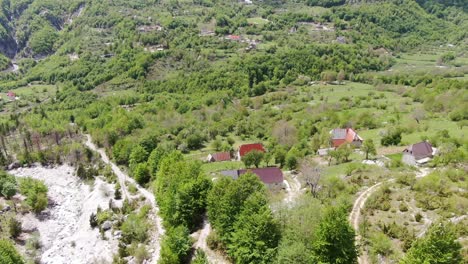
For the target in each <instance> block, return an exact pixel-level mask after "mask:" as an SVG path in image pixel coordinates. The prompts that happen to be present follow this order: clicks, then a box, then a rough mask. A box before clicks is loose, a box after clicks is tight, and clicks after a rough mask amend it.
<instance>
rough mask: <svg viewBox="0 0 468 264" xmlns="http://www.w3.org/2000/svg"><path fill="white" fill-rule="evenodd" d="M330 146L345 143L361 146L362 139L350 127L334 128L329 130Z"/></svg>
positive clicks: (335, 146)
mask: <svg viewBox="0 0 468 264" xmlns="http://www.w3.org/2000/svg"><path fill="white" fill-rule="evenodd" d="M330 134H331V146H332V147H334V148H337V147H339V146H341V145H343V144H345V143H349V144H352V145H353V146H355V147H358V148H359V147H361V145H362V141H363V139H362V138H361V137H360V136H359V135H358V134H357V132H356V131H354V130H353V129H352V128H336V129H333V130H332V131H330Z"/></svg>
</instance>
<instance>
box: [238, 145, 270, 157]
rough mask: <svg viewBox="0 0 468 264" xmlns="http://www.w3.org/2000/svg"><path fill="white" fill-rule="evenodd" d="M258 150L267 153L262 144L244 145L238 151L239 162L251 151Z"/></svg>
mask: <svg viewBox="0 0 468 264" xmlns="http://www.w3.org/2000/svg"><path fill="white" fill-rule="evenodd" d="M253 150H257V151H260V152H266V151H265V148H264V147H263V145H262V144H261V143H254V144H244V145H241V146H240V147H239V150H238V151H237V160H241V159H242V157H244V156H245V155H246V154H247V153H249V152H250V151H253Z"/></svg>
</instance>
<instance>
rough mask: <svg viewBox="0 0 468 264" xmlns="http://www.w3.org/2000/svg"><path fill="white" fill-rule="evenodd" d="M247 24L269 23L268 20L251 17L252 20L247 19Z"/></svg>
mask: <svg viewBox="0 0 468 264" xmlns="http://www.w3.org/2000/svg"><path fill="white" fill-rule="evenodd" d="M247 22H248V23H249V24H254V25H265V24H268V23H269V22H270V21H268V19H264V18H261V17H252V18H247Z"/></svg>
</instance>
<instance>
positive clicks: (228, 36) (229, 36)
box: [226, 35, 241, 41]
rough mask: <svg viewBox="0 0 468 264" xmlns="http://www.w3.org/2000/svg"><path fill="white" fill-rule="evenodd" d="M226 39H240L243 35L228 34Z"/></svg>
mask: <svg viewBox="0 0 468 264" xmlns="http://www.w3.org/2000/svg"><path fill="white" fill-rule="evenodd" d="M226 39H227V40H232V41H240V40H241V37H240V36H239V35H227V36H226Z"/></svg>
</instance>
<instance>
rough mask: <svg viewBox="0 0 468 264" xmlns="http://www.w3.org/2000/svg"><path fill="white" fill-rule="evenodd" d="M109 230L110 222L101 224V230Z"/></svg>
mask: <svg viewBox="0 0 468 264" xmlns="http://www.w3.org/2000/svg"><path fill="white" fill-rule="evenodd" d="M111 228H112V222H111V221H105V222H104V223H103V224H102V230H104V231H107V230H110V229H111Z"/></svg>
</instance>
